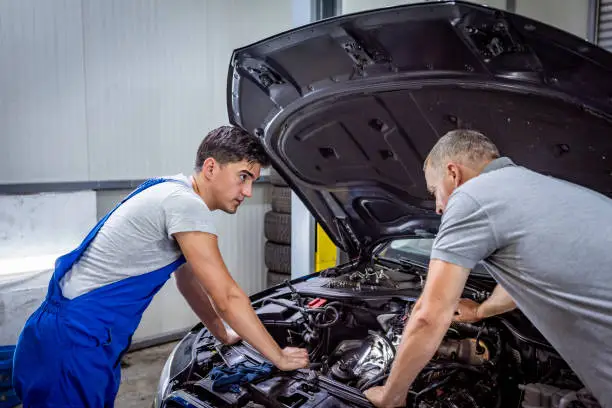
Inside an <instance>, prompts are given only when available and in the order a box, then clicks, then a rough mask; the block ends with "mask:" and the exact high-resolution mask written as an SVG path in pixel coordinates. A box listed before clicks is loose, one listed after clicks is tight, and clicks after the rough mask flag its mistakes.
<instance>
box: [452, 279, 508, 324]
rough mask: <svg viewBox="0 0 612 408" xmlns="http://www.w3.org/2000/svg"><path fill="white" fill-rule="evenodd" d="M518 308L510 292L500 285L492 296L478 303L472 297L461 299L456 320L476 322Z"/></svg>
mask: <svg viewBox="0 0 612 408" xmlns="http://www.w3.org/2000/svg"><path fill="white" fill-rule="evenodd" d="M514 309H516V303H514V300H512V298H511V297H510V295H509V294H508V292H506V290H505V289H504V288H502V287H501V286H500V285H497V286H495V289H493V293H491V296H489V298H488V299H487V300H485V301H484V302H482V303H480V304H478V303H476V302H474V301H473V300H471V299H461V301H460V302H459V305H458V306H457V316H455V320H456V321H459V322H467V323H474V322H477V321H479V320H482V319H486V318H487V317H491V316H497V315H499V314H502V313H506V312H509V311H511V310H514Z"/></svg>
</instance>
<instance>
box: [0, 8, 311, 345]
mask: <svg viewBox="0 0 612 408" xmlns="http://www.w3.org/2000/svg"><path fill="white" fill-rule="evenodd" d="M305 1H308V0H305ZM292 18H293V2H290V1H285V0H258V1H257V2H253V1H249V0H204V1H202V0H49V1H37V0H19V1H0V54H2V55H3V58H1V59H0V95H2V97H0V123H2V130H1V131H0V141H1V144H0V184H4V185H7V184H8V185H16V184H24V183H27V184H30V183H50V182H56V183H58V186H60V187H61V186H62V185H65V183H67V182H83V181H84V182H87V181H95V182H97V181H108V180H138V179H143V178H147V177H151V176H157V175H164V174H176V173H178V172H183V173H186V174H189V173H190V172H191V171H192V167H193V161H194V158H195V152H196V149H197V147H198V145H199V143H200V142H201V140H202V138H203V137H204V136H205V134H206V133H207V132H208V131H209V130H211V129H212V128H214V127H216V126H219V125H222V124H225V123H227V112H226V104H225V91H226V88H225V87H226V76H227V68H228V63H229V58H230V55H231V52H232V50H233V49H234V48H237V47H240V46H243V45H247V44H249V43H251V42H254V41H257V40H259V39H261V38H263V37H266V36H269V35H273V34H275V33H277V32H280V31H284V30H287V29H289V28H291V27H292V26H293V20H292ZM128 192H129V190H106V191H104V190H102V191H95V192H94V191H91V190H90V191H85V192H82V191H81V192H80V191H73V192H66V193H65V195H64V196H62V197H64V199H65V200H68V201H69V203H70V206H68V207H61V208H60V209H64V210H67V209H68V208H69V209H70V210H69V211H60V209H58V204H57V197H56V193H54V192H50V193H45V194H33V195H10V196H9V195H5V196H4V197H3V196H1V195H0V198H4V199H3V200H0V254H1V255H2V256H1V257H0V261H2V262H0V283H3V281H2V280H1V279H5V281H4V282H7V281H9V280H10V282H9V283H6V285H9V284H10V288H11V289H10V290H9V289H7V286H2V288H1V289H2V291H3V292H2V294H5V295H7V296H9V295H10V296H12V297H11V298H10V299H9V298H7V299H4V300H3V299H2V298H0V332H1V333H2V334H3V335H4V337H0V345H1V344H2V342H3V341H4V342H5V344H6V341H14V339H15V336H16V334H17V333H16V332H15V330H13V329H15V328H20V327H21V325H22V323H23V322H24V321H25V318H26V317H27V315H28V314H29V313H30V312H31V311H32V310H33V309H34V308H35V307H36V306H37V305H38V304H39V303H40V301H42V297H43V296H44V291H45V288H46V285H47V282H48V278H49V274H50V269H51V267H52V265H53V259H54V258H53V257H54V256H55V255H57V254H59V253H63V252H65V251H67V250H69V249H71V248H72V247H73V246H74V245H75V243H76V242H78V241H79V240H80V239H81V238H82V236H83V234H84V231H87V230H89V228H91V226H93V224H94V223H95V222H96V221H97V219H99V217H100V216H102V214H105V213H106V212H107V211H108V210H109V209H110V208H112V206H114V204H115V203H116V202H117V201H118V200H120V199H121V198H122V197H123V196H125V194H127V193H128ZM24 200H25V201H24ZM24 202H25V203H26V204H27V205H24V204H23V203H24ZM269 202H270V199H269V186H268V185H267V184H265V183H264V184H257V185H256V186H255V188H254V192H253V197H252V198H251V199H250V200H247V201H245V203H244V204H243V205H242V206H241V208H240V210H239V211H238V213H237V214H236V215H231V216H230V215H227V214H217V215H216V216H215V217H216V221H217V229H218V230H219V232H220V235H221V236H220V250H221V253H222V254H223V256H224V259H225V261H226V263H227V266H228V268H229V270H230V272H231V273H232V275H233V277H234V278H235V279H236V281H237V282H238V283H239V284H240V285H241V287H242V288H243V289H244V290H245V292H247V293H249V294H251V293H255V292H257V291H259V290H261V289H263V287H264V284H265V266H264V262H263V253H264V250H263V246H264V240H263V217H264V214H265V212H266V211H268V210H269V204H268V203H269ZM34 210H35V212H36V213H35V218H33V213H32V211H34ZM34 219H36V220H40V222H38V221H37V222H33V220H34ZM83 219H86V220H85V221H83ZM70 220H74V221H77V220H81V222H79V224H78V228H77V231H76V232H74V231H72V230H71V233H70V234H68V233H67V232H66V231H63V230H62V229H60V228H57V224H60V225H64V226H65V225H66V223H67V222H68V221H70ZM21 224H24V225H25V224H27V226H28V228H30V226H31V228H30V230H28V236H27V237H24V236H21V235H19V234H17V233H15V231H14V228H13V227H10V228H13V229H9V226H10V225H21ZM65 229H66V228H64V230H65ZM41 253H44V254H50V255H49V256H47V257H43V258H44V259H36V262H34V263H33V262H29V261H28V262H29V263H28V262H26V260H25V259H24V258H23V257H24V256H27V255H31V254H41ZM47 258H48V259H47ZM3 261H7V262H4V263H3ZM26 263H27V264H28V265H30V264H32V265H33V266H31V267H30V266H28V268H30V269H32V271H29V272H31V274H30V275H31V276H30V275H28V277H24V278H23V279H17V278H16V276H15V274H16V273H17V272H15V270H19V269H20V268H22V267H23V265H25V264H26ZM34 264H35V265H34ZM9 275H10V276H9ZM34 277H35V279H36V280H35V281H34ZM14 278H15V279H16V280H15V279H14ZM14 299H24V300H23V302H21V303H19V304H17V303H15V302H14ZM7 302H8V303H7ZM3 304H12V305H13V304H14V306H15V307H16V308H17V307H18V310H19V313H16V312H15V310H17V309H10V310H9V309H6V308H5V307H2V305H3ZM2 316H5V317H6V319H5V318H3V317H2ZM196 321H197V319H196V318H195V316H194V315H193V313H192V312H191V311H190V310H189V308H188V307H187V306H186V303H185V301H184V300H183V299H182V297H181V296H180V294H179V293H178V291H177V289H176V287H175V285H174V282H173V281H172V282H169V284H167V285H165V287H164V288H163V291H162V292H161V293H160V294H158V296H156V298H155V300H154V301H153V303H152V304H151V306H150V308H149V309H148V310H147V312H146V313H145V316H144V317H143V320H142V323H141V326H140V327H139V329H138V331H137V333H136V335H135V337H134V339H135V341H136V342H139V341H142V340H144V339H148V338H151V337H153V338H154V337H159V336H160V335H164V334H168V333H172V332H174V331H180V330H181V329H185V328H187V327H190V326H191V325H192V324H193V323H194V322H196Z"/></svg>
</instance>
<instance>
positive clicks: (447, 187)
mask: <svg viewBox="0 0 612 408" xmlns="http://www.w3.org/2000/svg"><path fill="white" fill-rule="evenodd" d="M499 156H500V155H499V152H498V150H497V148H496V147H495V145H494V144H493V143H492V142H491V141H490V140H489V139H488V138H486V137H485V136H484V135H482V134H481V133H478V132H476V131H471V130H455V131H452V132H449V133H448V134H446V135H445V136H444V137H442V138H441V139H440V140H439V141H438V143H437V144H436V145H435V146H434V148H433V149H432V151H431V152H430V154H429V156H428V157H427V160H426V161H425V178H426V180H427V185H428V188H429V190H430V191H431V193H432V194H433V195H434V196H435V198H436V210H437V212H438V213H439V214H441V215H443V216H442V223H441V226H440V230H439V233H438V235H437V237H436V239H435V242H434V245H433V249H432V253H431V262H430V265H429V272H428V277H427V283H426V285H425V288H424V291H423V294H422V295H421V298H420V299H419V300H418V302H417V304H416V306H415V308H414V311H413V313H412V315H411V316H410V319H409V321H408V323H407V324H406V328H405V330H404V334H403V337H402V342H401V344H400V346H399V350H398V355H397V358H396V359H395V362H394V364H393V367H392V370H391V373H390V375H389V378H388V380H387V382H386V384H385V385H384V386H382V387H374V388H371V389H369V390H367V391H366V393H365V394H366V396H367V398H368V399H370V401H372V403H373V404H374V405H375V406H377V407H398V406H403V404H404V403H405V401H406V396H407V393H408V390H409V388H410V385H411V383H412V381H414V379H415V377H416V376H417V374H418V373H419V371H420V370H421V369H422V368H423V367H424V366H425V364H426V363H427V362H428V361H429V360H430V359H431V358H432V357H433V355H434V353H435V351H436V350H437V348H438V346H439V344H440V342H441V340H442V337H443V336H444V334H445V333H446V331H447V329H448V327H449V325H450V323H451V321H452V320H453V317H454V315H455V313H456V312H458V316H455V318H456V319H457V320H462V321H469V322H473V321H477V320H480V319H483V318H486V317H490V316H493V315H497V314H500V313H503V312H507V311H510V310H512V309H514V308H515V307H517V305H518V307H519V308H520V310H521V311H522V312H523V313H524V314H525V315H526V316H527V318H529V319H530V320H531V322H533V324H534V325H535V326H536V327H537V328H538V329H539V330H540V331H541V333H542V334H543V335H544V336H545V337H546V338H547V340H548V341H549V342H550V343H551V344H552V346H553V347H555V348H556V349H557V351H558V352H559V353H560V354H561V356H562V357H563V358H564V359H565V360H566V361H567V362H568V364H569V365H570V367H571V368H572V369H573V370H574V371H575V372H576V373H577V375H578V376H579V377H580V379H581V380H582V381H583V383H584V384H585V386H586V387H587V388H589V389H590V391H591V392H592V393H593V395H594V396H595V397H596V398H597V399H598V400H599V402H600V404H601V405H603V406H604V407H607V408H610V407H612V391H611V390H612V279H611V278H612V275H611V271H612V269H611V268H612V223H611V222H610V221H611V220H612V200H611V199H609V198H608V197H606V196H604V195H602V194H599V193H597V192H594V191H591V190H589V189H586V188H583V187H580V186H577V185H574V184H571V183H568V182H566V181H562V180H558V179H555V178H553V177H548V176H544V175H541V174H538V173H536V172H533V171H530V170H528V169H526V168H524V167H520V166H518V165H516V164H514V163H513V162H512V161H511V160H510V159H509V158H506V157H499ZM481 261H483V265H484V266H485V267H486V268H487V270H488V271H489V272H490V273H491V275H492V276H493V277H494V278H495V279H496V281H497V282H498V283H499V284H498V285H497V287H496V288H495V290H494V291H493V294H492V295H491V296H490V297H489V299H488V300H486V301H485V302H483V303H482V304H480V305H479V304H477V303H475V302H472V301H469V300H465V299H463V300H460V299H459V298H460V296H461V293H462V291H463V288H464V285H465V282H466V280H467V278H468V275H469V272H470V270H471V269H472V268H473V267H474V266H475V265H476V264H477V263H478V262H481Z"/></svg>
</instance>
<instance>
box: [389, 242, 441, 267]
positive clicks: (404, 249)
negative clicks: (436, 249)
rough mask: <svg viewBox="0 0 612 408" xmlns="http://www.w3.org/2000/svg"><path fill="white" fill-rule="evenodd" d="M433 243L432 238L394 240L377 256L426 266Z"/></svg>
mask: <svg viewBox="0 0 612 408" xmlns="http://www.w3.org/2000/svg"><path fill="white" fill-rule="evenodd" d="M433 242H434V238H408V239H396V240H394V241H391V242H390V243H389V244H388V245H387V246H385V247H384V248H383V249H382V251H380V252H379V254H378V256H379V257H381V258H387V259H393V260H409V261H412V262H416V263H419V264H422V265H427V264H428V263H429V256H430V254H431V247H432V245H433Z"/></svg>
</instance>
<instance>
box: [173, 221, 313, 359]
mask: <svg viewBox="0 0 612 408" xmlns="http://www.w3.org/2000/svg"><path fill="white" fill-rule="evenodd" d="M174 236H175V238H176V240H177V242H178V243H179V246H180V247H181V250H182V252H183V255H184V256H185V258H186V259H187V262H188V263H189V264H191V267H192V269H193V272H194V274H195V276H196V278H197V279H198V281H199V282H200V284H201V285H202V287H203V288H204V290H205V291H206V292H207V293H208V294H209V295H210V297H211V299H212V301H213V303H214V306H215V309H216V310H217V312H218V313H219V315H220V316H221V318H222V319H223V320H225V321H226V322H227V323H228V325H229V326H231V327H232V328H233V329H234V330H235V331H236V333H238V334H239V335H240V336H241V337H242V338H243V339H244V340H246V341H247V342H248V343H249V344H251V345H252V346H253V347H254V348H255V349H256V350H257V351H259V352H260V353H261V354H262V355H264V356H265V357H266V358H267V359H268V360H270V361H271V362H272V364H274V365H275V366H277V367H278V368H280V369H281V370H294V369H297V368H303V367H305V366H307V365H308V353H307V352H306V350H303V349H293V348H286V349H284V350H281V349H280V347H279V345H278V344H277V343H276V341H274V339H273V338H272V336H271V335H270V333H268V331H267V330H266V328H265V327H264V325H263V324H262V323H261V321H260V320H259V317H258V316H257V315H256V314H255V311H254V310H253V307H252V306H251V302H250V300H249V298H248V296H247V295H246V294H245V293H244V291H243V290H242V289H241V288H240V287H239V286H238V284H237V283H236V282H235V281H234V279H232V277H231V275H230V274H229V272H228V270H227V268H226V266H225V263H224V262H223V258H222V256H221V253H220V251H219V247H218V245H217V237H216V236H215V235H213V234H208V233H205V232H180V233H176V234H174Z"/></svg>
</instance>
